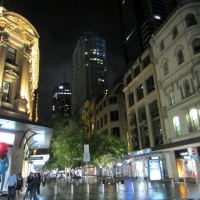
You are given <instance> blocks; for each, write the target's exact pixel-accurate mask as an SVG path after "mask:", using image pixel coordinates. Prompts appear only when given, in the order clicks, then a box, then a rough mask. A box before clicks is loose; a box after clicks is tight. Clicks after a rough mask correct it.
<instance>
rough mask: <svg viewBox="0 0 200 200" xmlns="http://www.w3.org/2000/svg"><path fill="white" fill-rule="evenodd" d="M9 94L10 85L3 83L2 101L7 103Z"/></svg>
mask: <svg viewBox="0 0 200 200" xmlns="http://www.w3.org/2000/svg"><path fill="white" fill-rule="evenodd" d="M9 92H10V83H8V82H6V81H3V96H2V101H4V102H8V100H9Z"/></svg>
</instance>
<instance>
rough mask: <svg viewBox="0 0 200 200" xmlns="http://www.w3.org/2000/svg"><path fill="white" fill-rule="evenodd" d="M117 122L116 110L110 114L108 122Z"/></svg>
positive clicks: (117, 114)
mask: <svg viewBox="0 0 200 200" xmlns="http://www.w3.org/2000/svg"><path fill="white" fill-rule="evenodd" d="M118 120H119V113H118V110H115V111H111V112H110V121H111V122H113V121H118Z"/></svg>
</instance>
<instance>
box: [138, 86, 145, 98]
mask: <svg viewBox="0 0 200 200" xmlns="http://www.w3.org/2000/svg"><path fill="white" fill-rule="evenodd" d="M143 97H144V94H143V85H140V86H138V87H137V100H138V101H139V100H141V99H142V98H143Z"/></svg>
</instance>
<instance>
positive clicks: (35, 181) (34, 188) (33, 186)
mask: <svg viewBox="0 0 200 200" xmlns="http://www.w3.org/2000/svg"><path fill="white" fill-rule="evenodd" d="M38 183H39V179H38V175H37V174H34V176H33V181H32V183H31V184H30V185H31V197H30V200H31V199H32V197H33V200H38V198H37V195H36V192H37V189H38Z"/></svg>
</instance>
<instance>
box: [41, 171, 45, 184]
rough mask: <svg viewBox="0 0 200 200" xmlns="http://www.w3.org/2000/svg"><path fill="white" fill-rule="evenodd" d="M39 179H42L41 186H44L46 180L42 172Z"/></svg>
mask: <svg viewBox="0 0 200 200" xmlns="http://www.w3.org/2000/svg"><path fill="white" fill-rule="evenodd" d="M41 181H42V186H43V187H44V186H45V182H46V176H45V174H44V173H42V176H41Z"/></svg>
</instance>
